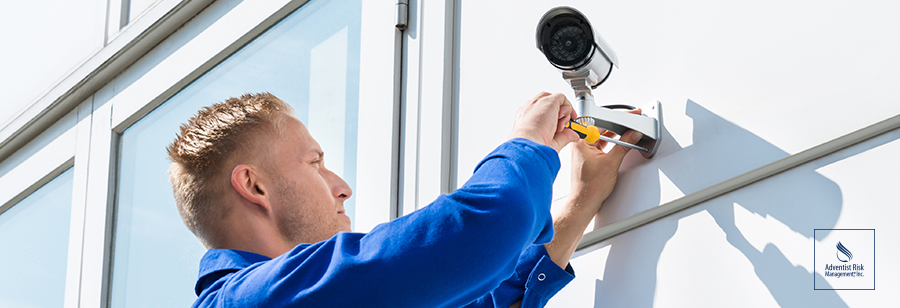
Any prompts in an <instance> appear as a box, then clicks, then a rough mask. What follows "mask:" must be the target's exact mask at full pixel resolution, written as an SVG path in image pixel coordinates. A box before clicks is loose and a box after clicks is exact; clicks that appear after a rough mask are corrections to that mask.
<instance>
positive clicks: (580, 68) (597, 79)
mask: <svg viewBox="0 0 900 308" xmlns="http://www.w3.org/2000/svg"><path fill="white" fill-rule="evenodd" d="M535 41H536V42H537V48H538V50H540V51H541V52H542V53H544V56H545V57H547V60H548V61H550V64H553V66H554V67H556V69H558V70H559V71H560V72H561V73H562V77H563V79H565V80H566V82H568V83H569V85H571V86H572V89H573V90H575V103H576V104H575V105H576V106H575V108H577V109H579V114H584V111H585V110H588V108H589V107H590V106H591V105H595V104H594V96H593V94H591V90H593V89H595V88H597V86H599V85H600V84H602V83H603V82H604V81H606V79H607V78H609V74H610V73H612V69H613V67H619V59H618V57H616V52H615V51H613V50H612V48H610V47H609V44H607V43H606V41H605V40H603V37H601V36H600V34H599V33H597V32H596V31H594V28H593V27H592V26H591V23H590V22H589V21H588V19H587V17H585V16H584V14H582V13H581V12H579V11H578V10H576V9H574V8H571V7H567V6H561V7H556V8H553V9H550V10H549V11H547V13H544V16H543V17H541V21H540V22H538V25H537V31H536V33H535ZM603 107H604V108H597V109H594V110H593V111H594V115H593V116H592V117H580V118H579V119H581V118H589V119H591V120H592V121H591V124H590V125H591V126H596V127H598V128H602V129H605V130H607V131H611V132H614V133H616V134H618V135H620V136H621V135H622V134H624V133H626V132H627V131H629V130H635V131H638V132H640V133H641V134H643V137H641V140H638V142H636V144H630V143H627V142H624V141H621V140H618V139H612V138H609V137H606V136H604V135H600V139H601V140H604V141H606V142H612V143H615V144H619V145H622V146H626V147H630V148H633V149H637V150H639V151H640V152H641V155H643V156H644V157H645V158H652V157H653V156H654V155H656V151H657V150H658V149H659V145H660V138H661V137H662V104H661V103H660V102H658V101H657V102H656V104H654V105H652V106H650V107H649V108H644V109H642V110H643V113H642V114H641V115H636V114H629V113H624V112H619V111H614V110H613V109H614V107H615V106H603ZM631 109H634V108H631Z"/></svg>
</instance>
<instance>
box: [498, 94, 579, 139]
mask: <svg viewBox="0 0 900 308" xmlns="http://www.w3.org/2000/svg"><path fill="white" fill-rule="evenodd" d="M576 117H578V114H576V113H575V108H573V107H572V104H571V103H569V100H568V99H566V96H565V95H562V94H560V93H556V94H550V93H547V92H541V93H540V94H538V95H537V96H535V97H534V98H533V99H531V100H530V101H529V102H528V103H526V104H525V105H524V106H522V107H519V111H518V113H517V114H516V124H515V125H514V126H513V131H512V134H510V138H525V139H528V140H531V141H534V142H537V143H540V144H543V145H547V146H550V147H552V148H553V149H555V150H556V151H557V152H559V149H562V148H563V147H564V146H566V145H567V144H569V142H572V141H575V140H578V134H576V133H575V132H574V131H571V130H567V129H565V127H566V123H568V122H569V120H570V119H574V118H576Z"/></svg>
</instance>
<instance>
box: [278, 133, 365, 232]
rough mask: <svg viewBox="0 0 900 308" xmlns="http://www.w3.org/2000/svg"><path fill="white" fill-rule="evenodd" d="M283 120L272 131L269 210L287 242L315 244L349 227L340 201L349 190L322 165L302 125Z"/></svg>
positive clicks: (321, 155) (315, 145)
mask: <svg viewBox="0 0 900 308" xmlns="http://www.w3.org/2000/svg"><path fill="white" fill-rule="evenodd" d="M284 117H285V118H284V121H283V123H282V125H283V129H284V134H283V137H281V138H279V137H278V134H273V135H271V136H268V137H265V138H272V139H274V140H271V142H270V143H269V144H273V145H274V146H273V148H272V151H271V154H272V156H273V157H272V159H270V160H269V162H270V163H272V164H274V166H269V168H267V169H268V170H269V172H270V173H272V182H273V184H274V185H273V186H274V191H273V192H272V194H273V196H272V198H271V199H270V200H272V201H271V202H272V211H273V212H274V214H275V215H276V218H277V220H278V228H279V229H280V231H281V233H282V234H283V235H284V238H285V240H286V241H287V242H288V244H290V245H292V246H294V245H297V244H301V243H315V242H319V241H323V240H326V239H328V238H331V237H332V236H334V235H335V234H337V233H338V231H346V232H349V231H350V217H349V216H347V214H346V213H344V200H347V199H348V198H350V195H351V194H352V190H351V189H350V186H349V185H347V183H346V182H344V180H343V179H341V178H340V177H339V176H338V175H337V174H334V173H333V172H331V170H328V169H326V168H325V159H324V153H323V152H322V148H321V147H319V143H318V142H316V140H315V139H313V138H312V136H311V135H310V134H309V131H308V130H307V129H306V126H304V125H303V123H301V122H300V120H297V118H295V117H293V116H289V115H285V116H284Z"/></svg>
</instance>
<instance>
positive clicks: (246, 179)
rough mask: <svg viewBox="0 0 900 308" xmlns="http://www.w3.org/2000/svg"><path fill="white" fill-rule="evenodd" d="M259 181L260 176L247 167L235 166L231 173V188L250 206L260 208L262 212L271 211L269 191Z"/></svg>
mask: <svg viewBox="0 0 900 308" xmlns="http://www.w3.org/2000/svg"><path fill="white" fill-rule="evenodd" d="M260 180H261V179H260V174H259V173H258V172H257V171H256V170H254V169H253V167H250V166H248V165H237V167H234V170H232V171H231V187H233V188H234V190H235V191H237V193H238V194H239V195H241V197H243V198H244V199H245V200H247V201H249V202H250V203H251V204H254V205H257V206H260V207H262V208H261V209H262V210H265V211H271V210H272V207H271V204H270V203H269V197H271V191H269V190H268V187H266V185H264V184H263V183H261V181H260Z"/></svg>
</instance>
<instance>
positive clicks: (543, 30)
mask: <svg viewBox="0 0 900 308" xmlns="http://www.w3.org/2000/svg"><path fill="white" fill-rule="evenodd" d="M535 35H536V38H535V41H536V42H537V48H538V49H539V50H540V51H541V52H542V53H544V56H546V57H547V60H548V61H550V64H553V66H554V67H556V68H557V69H559V71H560V72H561V73H562V75H563V79H565V80H566V81H567V82H569V84H570V85H571V86H572V89H574V90H575V97H576V99H577V100H579V101H582V103H583V104H585V103H591V104H593V101H594V99H593V95H592V94H591V90H592V89H595V88H597V86H599V85H600V84H602V83H603V82H604V81H606V78H608V77H609V74H610V73H611V72H612V69H613V67H614V66H615V67H618V62H619V60H618V58H617V57H616V53H615V51H613V50H612V48H610V47H609V44H607V43H606V41H605V40H603V37H601V36H600V34H599V33H597V32H596V31H594V29H593V27H592V26H591V23H590V22H589V21H588V19H587V17H585V16H584V14H582V13H581V12H579V11H578V10H576V9H574V8H571V7H565V6H561V7H556V8H553V9H551V10H550V11H547V13H545V14H544V16H543V17H541V21H540V22H539V23H538V26H537V31H536V33H535ZM583 106H584V105H583Z"/></svg>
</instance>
